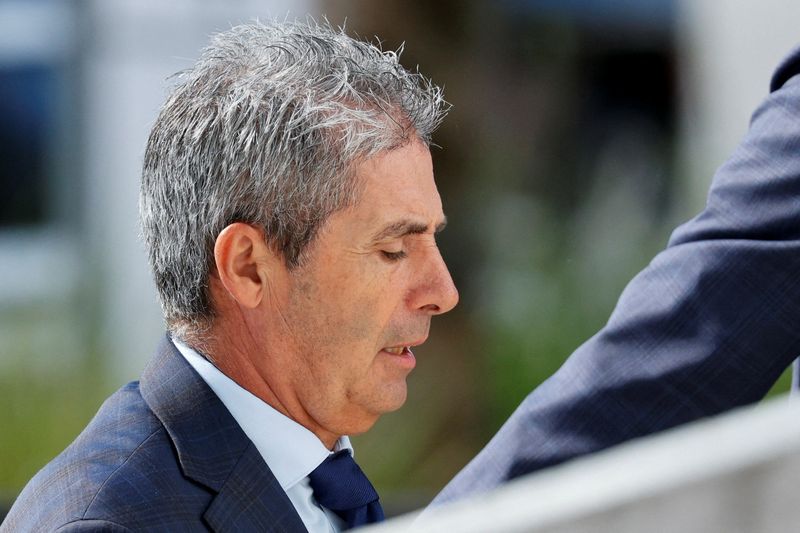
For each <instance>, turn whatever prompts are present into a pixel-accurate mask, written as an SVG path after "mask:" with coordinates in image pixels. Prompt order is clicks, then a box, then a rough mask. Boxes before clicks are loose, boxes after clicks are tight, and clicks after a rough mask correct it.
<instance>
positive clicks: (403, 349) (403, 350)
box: [381, 338, 425, 355]
mask: <svg viewBox="0 0 800 533" xmlns="http://www.w3.org/2000/svg"><path fill="white" fill-rule="evenodd" d="M423 342H425V339H424V338H423V339H419V340H416V341H411V342H408V343H401V344H395V345H394V346H387V347H386V348H383V349H381V351H382V352H386V353H388V354H390V355H404V354H412V353H411V348H412V347H413V346H419V345H420V344H422V343H423ZM412 355H413V354H412Z"/></svg>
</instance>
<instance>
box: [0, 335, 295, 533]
mask: <svg viewBox="0 0 800 533" xmlns="http://www.w3.org/2000/svg"><path fill="white" fill-rule="evenodd" d="M0 530H2V531H3V532H5V531H9V532H12V531H13V532H15V533H17V532H21V531H64V532H66V531H70V532H71V531H170V532H173V531H174V532H177V531H289V532H293V531H306V529H305V527H304V526H303V523H302V521H301V520H300V517H299V516H298V515H297V513H296V511H295V509H294V507H293V506H292V503H291V502H290V501H289V499H288V497H287V496H286V493H285V492H284V491H283V489H282V488H281V487H280V485H279V484H278V482H277V480H276V479H275V477H274V476H273V475H272V472H271V471H270V469H269V468H268V467H267V465H266V464H265V463H264V461H263V459H262V458H261V455H260V454H259V453H258V451H257V450H256V448H255V447H254V445H253V443H252V442H251V441H250V440H249V439H248V438H247V437H246V436H245V434H244V433H243V432H242V430H241V429H240V428H239V426H238V424H237V423H236V421H235V420H234V419H233V417H232V416H231V415H230V413H229V412H228V411H227V409H226V408H225V407H224V405H223V404H222V403H221V402H220V401H219V399H218V398H217V397H216V395H215V394H214V393H213V392H212V391H211V389H210V388H208V386H207V385H206V383H205V382H204V381H203V380H202V379H201V378H200V376H198V375H197V373H196V372H195V371H194V369H193V368H192V367H191V366H190V365H189V364H188V363H187V362H186V360H185V359H184V358H183V357H182V356H181V355H180V353H179V352H178V351H177V349H176V348H175V346H174V345H173V344H172V343H171V342H170V341H169V339H165V340H164V341H163V342H162V343H161V345H160V346H159V348H158V350H157V352H156V355H155V357H154V358H153V359H152V361H151V362H150V363H149V365H148V366H147V368H146V369H145V371H144V373H143V374H142V378H141V381H140V382H134V383H130V384H128V385H127V386H125V387H123V388H122V389H120V390H119V391H117V392H116V393H115V394H114V395H113V396H111V397H110V398H109V399H108V400H106V402H105V403H104V404H103V406H102V407H101V408H100V411H99V412H98V413H97V415H96V416H95V418H94V419H93V420H92V421H91V423H90V424H89V425H88V426H87V427H86V429H85V430H84V431H83V432H82V433H81V434H80V436H78V438H77V439H76V440H75V441H74V442H73V443H72V444H71V445H70V446H69V447H68V448H67V449H66V450H65V451H64V452H63V453H61V455H59V456H58V457H56V458H55V459H54V460H53V461H52V462H51V463H50V464H48V465H47V466H45V467H44V468H43V469H42V470H41V471H40V472H39V473H38V474H37V475H36V476H35V477H34V478H33V479H32V480H31V481H30V482H29V483H28V485H27V486H26V487H25V489H24V490H23V491H22V493H21V494H20V496H19V498H18V499H17V501H16V502H15V504H14V506H13V507H12V509H11V511H10V513H9V515H8V516H7V517H6V520H5V521H4V522H3V524H2V526H0Z"/></svg>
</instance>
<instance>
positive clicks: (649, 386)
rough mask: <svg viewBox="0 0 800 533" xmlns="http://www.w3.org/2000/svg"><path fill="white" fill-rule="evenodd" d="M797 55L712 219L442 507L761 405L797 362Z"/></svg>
mask: <svg viewBox="0 0 800 533" xmlns="http://www.w3.org/2000/svg"><path fill="white" fill-rule="evenodd" d="M798 70H800V49H798V50H796V51H795V53H793V54H792V55H791V56H790V57H789V58H788V59H787V60H786V61H785V62H784V64H783V65H782V66H781V67H780V68H779V69H778V71H777V72H776V74H775V76H774V77H773V83H772V93H771V94H770V95H769V97H768V98H767V99H766V100H765V102H764V103H763V104H762V105H761V106H760V107H759V109H758V110H757V111H756V112H755V114H754V115H753V119H752V122H751V125H750V128H749V131H748V133H747V135H746V136H745V138H744V140H743V141H742V142H741V144H740V145H739V146H738V148H737V149H736V150H735V152H734V153H733V155H732V156H731V157H730V159H729V160H728V161H727V162H726V163H725V165H723V166H722V167H721V168H720V169H719V170H718V172H717V173H716V175H715V177H714V180H713V183H712V186H711V190H710V192H709V196H708V201H707V205H706V208H705V209H704V210H703V212H702V213H701V214H700V215H698V216H697V217H695V218H694V219H692V220H690V221H689V222H687V223H686V224H684V225H683V226H681V227H679V228H678V229H677V230H676V231H675V232H674V233H673V235H672V237H671V239H670V242H669V244H668V246H667V248H666V249H665V250H664V251H662V252H661V253H660V254H658V255H657V256H656V257H655V258H654V259H653V261H652V262H651V263H650V265H649V266H647V267H646V268H645V269H644V270H643V271H642V272H641V273H640V274H639V275H637V276H636V277H635V278H634V279H633V280H632V281H631V282H630V284H629V285H628V286H627V287H626V289H625V291H624V292H623V294H622V295H621V297H620V299H619V302H618V303H617V306H616V308H615V309H614V312H613V313H612V316H611V318H610V320H609V322H608V324H607V325H606V326H605V327H604V328H603V329H602V330H601V331H600V332H599V333H598V334H597V335H595V336H594V337H593V338H591V339H590V340H589V341H587V342H586V343H585V344H583V345H582V346H581V347H580V348H578V350H576V351H575V353H574V354H573V355H572V356H571V357H570V358H569V359H568V360H567V361H566V363H565V364H564V365H563V366H562V368H561V369H560V370H559V371H558V372H557V373H556V374H554V375H553V376H552V377H551V378H550V379H549V380H548V381H546V382H545V383H544V384H542V385H541V386H540V387H539V388H537V389H536V390H535V391H533V392H532V393H531V394H530V395H529V396H528V397H527V398H526V399H525V400H524V402H523V403H522V404H521V405H520V407H519V408H518V409H517V411H516V412H515V413H514V414H513V415H512V416H511V418H510V419H509V420H508V421H507V422H506V424H505V425H504V426H503V427H502V428H501V430H500V431H499V432H498V434H497V435H496V436H495V437H494V438H493V439H492V441H491V442H490V443H489V444H488V445H487V446H486V448H484V450H483V451H482V452H481V453H480V454H479V455H478V456H477V457H476V458H475V459H474V460H473V461H472V462H471V463H470V464H469V465H467V467H466V468H465V469H464V470H462V472H461V473H459V475H458V476H457V477H456V478H455V479H454V480H453V481H452V482H451V483H450V484H449V485H448V486H447V487H446V488H445V490H444V491H443V492H442V493H441V494H440V495H439V496H438V497H437V498H436V500H434V503H435V504H438V503H443V502H446V501H450V500H454V499H458V498H461V497H464V496H467V495H470V494H473V493H477V492H481V491H484V490H488V489H491V488H493V487H495V486H497V485H498V484H500V483H502V482H504V481H506V480H508V479H511V478H514V477H517V476H520V475H523V474H526V473H528V472H532V471H534V470H538V469H541V468H544V467H547V466H551V465H554V464H557V463H561V462H563V461H565V460H568V459H570V458H573V457H575V456H578V455H581V454H586V453H590V452H593V451H597V450H600V449H603V448H607V447H609V446H612V445H615V444H618V443H620V442H622V441H625V440H628V439H631V438H635V437H639V436H642V435H646V434H650V433H653V432H656V431H660V430H663V429H666V428H670V427H673V426H676V425H678V424H682V423H685V422H689V421H692V420H696V419H698V418H701V417H705V416H709V415H714V414H716V413H719V412H721V411H724V410H727V409H731V408H733V407H737V406H740V405H744V404H747V403H751V402H754V401H757V400H759V399H760V398H762V397H763V396H764V395H765V394H766V393H767V391H768V390H769V389H770V387H771V385H772V384H773V383H774V382H775V381H776V379H777V378H778V377H779V376H780V374H781V373H782V371H783V370H784V369H785V368H786V367H787V366H788V365H789V364H790V363H791V361H792V360H793V359H795V358H796V357H797V355H798V353H800V76H797V75H796V74H797V72H798Z"/></svg>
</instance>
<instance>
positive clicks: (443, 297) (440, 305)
mask: <svg viewBox="0 0 800 533" xmlns="http://www.w3.org/2000/svg"><path fill="white" fill-rule="evenodd" d="M457 303H458V290H457V289H456V286H455V284H454V283H453V278H452V277H450V271H449V270H448V269H447V265H446V264H445V262H444V259H443V258H442V254H441V253H439V249H438V248H436V247H435V246H434V247H433V248H432V249H431V250H430V253H429V255H428V258H427V263H426V265H425V268H423V269H421V272H420V279H419V280H418V287H417V289H416V291H415V301H414V302H413V305H414V307H415V308H417V309H420V310H422V311H425V312H427V313H429V314H431V315H441V314H442V313H446V312H448V311H450V310H451V309H452V308H454V307H455V306H456V304H457Z"/></svg>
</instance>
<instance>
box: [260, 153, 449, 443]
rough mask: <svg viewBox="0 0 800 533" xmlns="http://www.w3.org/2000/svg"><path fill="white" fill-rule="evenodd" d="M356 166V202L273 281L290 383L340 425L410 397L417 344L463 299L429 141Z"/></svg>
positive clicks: (340, 429) (361, 423) (321, 416)
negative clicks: (443, 238)
mask: <svg viewBox="0 0 800 533" xmlns="http://www.w3.org/2000/svg"><path fill="white" fill-rule="evenodd" d="M357 174H358V179H359V180H360V182H361V184H362V193H361V196H360V198H359V200H358V202H357V204H356V205H355V206H353V207H351V208H349V209H346V210H343V211H340V212H338V213H335V214H334V215H332V216H331V217H330V219H329V220H328V221H327V222H326V223H325V224H324V225H323V226H322V228H321V230H320V233H319V235H318V236H317V238H316V239H315V240H314V242H313V243H312V244H311V245H310V248H309V250H308V256H307V260H306V261H304V262H303V264H302V265H301V266H299V267H297V268H296V269H294V270H293V271H290V272H289V273H288V274H287V275H286V279H287V280H288V285H289V287H287V288H284V289H278V288H276V290H275V291H274V292H275V293H277V294H278V295H279V296H278V297H277V298H274V301H275V302H276V303H275V307H276V309H274V312H277V313H279V315H280V317H281V323H282V328H283V329H284V331H283V332H281V335H282V338H283V341H284V342H282V343H281V344H282V345H283V346H284V347H285V349H286V350H287V351H289V352H291V353H284V354H282V356H283V357H282V359H283V360H284V361H287V360H288V363H287V365H288V366H289V368H284V369H283V372H284V375H285V377H286V378H288V380H289V383H290V385H289V388H290V390H291V391H292V394H294V395H296V399H297V401H298V403H299V404H300V405H302V407H303V409H304V410H305V411H306V413H307V414H308V416H309V417H310V418H311V419H312V420H313V421H314V423H315V424H318V425H319V426H320V427H321V428H323V429H324V430H325V431H328V432H330V433H332V434H336V435H341V434H355V433H360V432H363V431H366V430H367V429H369V427H371V426H372V424H373V423H374V422H375V420H376V419H377V418H378V416H379V415H380V414H382V413H385V412H387V411H392V410H395V409H397V408H399V407H400V406H401V405H402V404H403V402H404V401H405V399H406V376H407V375H408V374H409V372H411V370H412V369H413V368H414V365H415V363H416V361H415V359H414V355H413V354H412V352H411V347H413V346H415V345H418V344H421V343H422V342H423V341H425V339H426V338H427V336H428V331H429V328H430V321H431V317H432V316H433V315H437V314H440V313H445V312H447V311H449V310H450V309H452V308H453V307H454V306H455V305H456V302H457V301H458V292H457V291H456V288H455V286H454V285H453V281H452V279H451V278H450V273H449V272H448V270H447V267H446V266H445V264H444V261H443V260H442V257H441V255H440V254H439V249H438V248H437V246H436V241H435V238H434V234H435V233H436V232H437V231H438V230H439V229H441V228H442V227H443V225H444V214H443V213H442V203H441V199H440V198H439V193H438V191H437V189H436V184H435V183H434V180H433V168H432V164H431V156H430V152H429V150H428V149H427V148H426V147H425V146H424V145H422V144H421V143H419V142H414V143H411V144H409V145H407V146H404V147H402V148H399V149H396V150H393V151H390V152H386V153H383V154H381V155H378V156H376V157H373V158H371V159H368V160H366V161H365V162H363V163H362V164H361V165H360V166H359V167H357Z"/></svg>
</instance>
